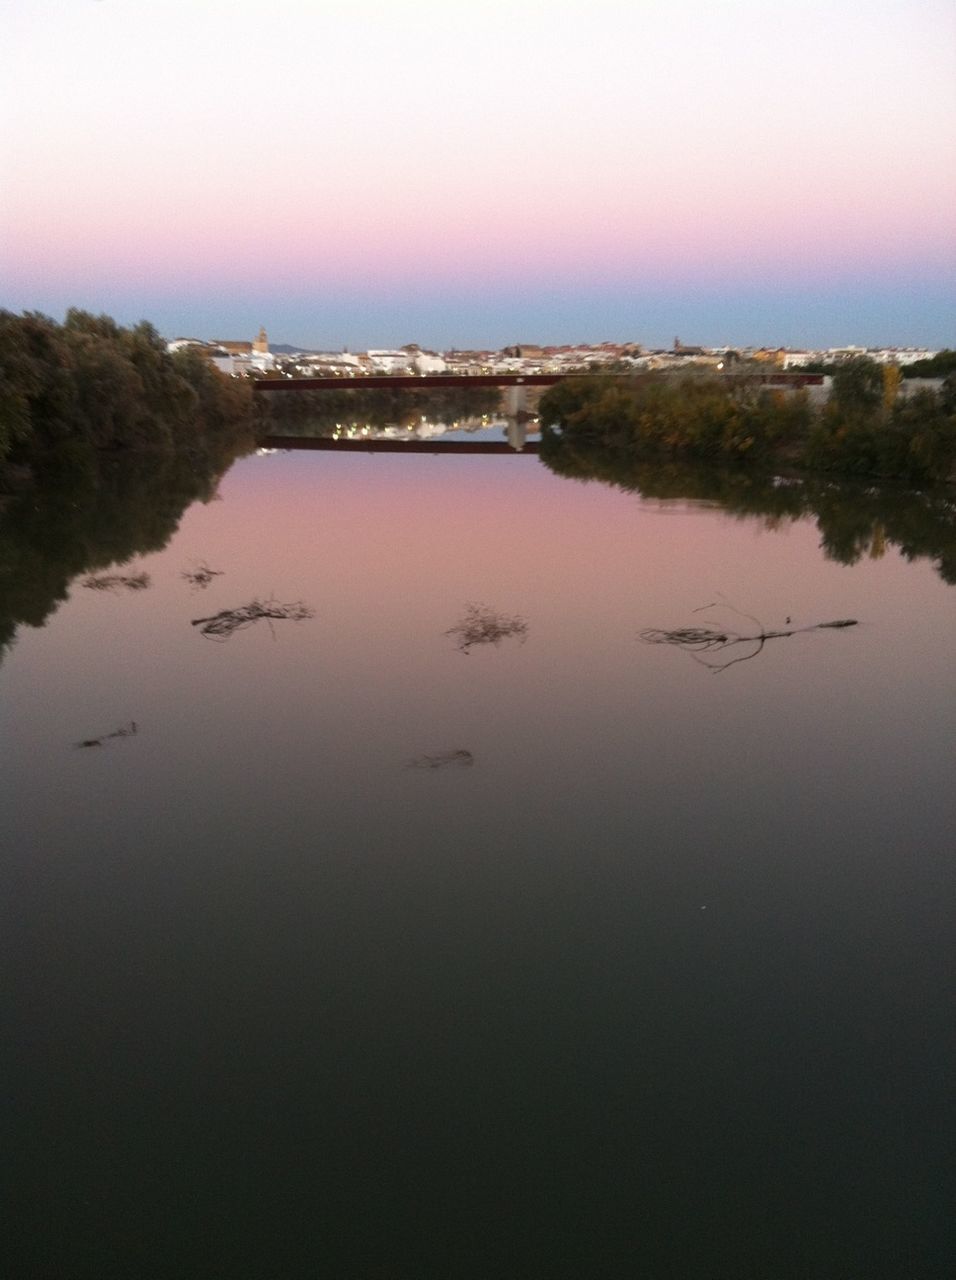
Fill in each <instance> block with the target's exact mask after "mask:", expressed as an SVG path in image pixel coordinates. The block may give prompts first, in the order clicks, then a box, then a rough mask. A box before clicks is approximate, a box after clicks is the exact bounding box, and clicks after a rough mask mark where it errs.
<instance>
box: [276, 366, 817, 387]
mask: <svg viewBox="0 0 956 1280" xmlns="http://www.w3.org/2000/svg"><path fill="white" fill-rule="evenodd" d="M673 372H675V373H676V372H679V370H676V369H675V370H673ZM647 376H648V375H647V373H645V372H644V371H642V370H638V371H637V372H635V373H613V374H601V373H586V374H580V373H428V374H403V373H398V374H395V373H388V374H374V373H373V374H367V375H366V374H360V375H359V376H358V377H355V378H343V377H319V378H257V379H256V380H255V382H254V383H253V389H254V390H255V391H257V392H263V391H264V392H276V391H410V390H412V388H416V387H443V388H447V387H553V386H554V385H555V384H556V383H558V382H564V381H566V380H567V379H568V378H581V377H586V378H595V377H597V378H600V377H605V378H607V377H611V378H622V379H629V380H631V381H635V380H640V379H641V378H646V377H647ZM717 376H718V377H720V378H721V379H726V380H727V381H728V382H735V383H737V382H739V383H749V384H750V385H752V386H766V387H794V388H796V387H820V386H822V385H823V375H822V374H820V373H780V372H767V373H749V372H748V373H721V374H718V375H717Z"/></svg>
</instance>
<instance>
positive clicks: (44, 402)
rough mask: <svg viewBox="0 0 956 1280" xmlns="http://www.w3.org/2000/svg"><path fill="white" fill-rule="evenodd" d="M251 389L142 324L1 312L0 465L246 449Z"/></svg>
mask: <svg viewBox="0 0 956 1280" xmlns="http://www.w3.org/2000/svg"><path fill="white" fill-rule="evenodd" d="M253 413H254V410H253V398H252V387H251V385H250V384H248V383H246V382H244V381H242V380H239V379H231V378H227V377H225V376H223V375H222V374H220V373H219V372H218V370H216V369H215V368H213V366H212V365H210V364H209V362H208V361H207V360H205V359H203V357H202V356H201V355H199V354H198V353H196V352H195V351H193V350H191V349H189V348H186V349H183V350H180V351H176V352H174V353H172V354H171V353H170V352H168V351H167V350H166V343H165V341H164V340H163V339H162V338H161V337H160V335H159V334H158V333H157V332H156V330H155V329H154V328H153V326H152V325H151V324H149V323H147V322H146V321H143V322H142V323H140V324H137V325H134V326H133V327H132V328H124V327H122V326H121V325H119V324H117V323H116V321H114V320H113V319H111V318H110V317H109V316H105V315H101V316H95V315H91V314H90V313H89V312H87V311H81V310H79V309H77V308H71V309H70V310H69V311H68V312H67V314H66V319H65V321H64V322H63V323H62V324H59V323H57V322H56V321H55V320H52V319H50V317H48V316H44V315H41V314H39V313H37V312H26V313H24V314H22V315H15V314H14V313H12V312H9V311H0V469H2V468H4V467H5V468H6V469H7V471H8V472H9V470H10V469H11V468H23V467H27V468H30V469H31V470H32V469H36V468H41V469H43V468H44V467H48V466H51V465H58V466H64V465H66V466H69V465H71V459H72V460H73V461H76V460H78V459H79V458H80V457H81V455H82V454H83V453H84V452H88V451H90V450H114V451H115V450H123V449H140V450H151V451H155V450H157V449H161V450H176V451H180V452H183V453H188V454H190V455H192V456H205V457H208V458H209V459H210V460H211V461H212V460H219V459H221V457H223V456H225V455H228V454H230V453H233V454H234V453H235V452H236V451H239V450H241V449H242V448H244V447H246V446H248V445H251V443H252V440H253V435H254V432H253Z"/></svg>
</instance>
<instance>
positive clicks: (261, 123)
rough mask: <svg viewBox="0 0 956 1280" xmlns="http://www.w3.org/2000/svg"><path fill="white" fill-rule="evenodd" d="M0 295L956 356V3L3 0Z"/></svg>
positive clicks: (252, 323)
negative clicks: (919, 349) (912, 349)
mask: <svg viewBox="0 0 956 1280" xmlns="http://www.w3.org/2000/svg"><path fill="white" fill-rule="evenodd" d="M0 113H2V116H0V118H2V120H3V122H4V123H3V128H2V130H0V307H5V308H7V309H8V310H12V311H23V310H37V311H42V312H45V313H46V314H48V315H52V316H54V317H55V318H58V319H59V318H62V316H63V314H64V312H65V310H66V308H67V307H70V306H79V307H83V308H85V309H87V310H90V311H94V312H97V313H100V312H105V313H107V314H110V315H113V316H114V317H115V318H116V319H117V320H119V321H120V322H121V323H124V324H128V323H134V322H136V321H138V320H140V319H148V320H150V321H152V322H153V323H154V324H155V325H156V327H157V328H158V329H159V330H160V332H161V333H163V334H165V335H166V336H167V337H177V336H192V337H202V338H222V339H225V338H246V339H248V338H250V337H253V336H255V333H256V332H257V331H258V329H259V326H260V325H264V326H265V327H266V329H267V331H268V335H269V339H270V341H272V342H276V343H282V342H290V343H294V344H297V345H303V346H307V347H315V348H319V349H328V350H337V349H341V348H343V347H348V348H349V349H351V350H363V349H366V348H369V347H384V346H394V345H398V344H401V343H406V342H419V343H421V344H422V345H423V346H426V347H434V348H436V349H442V350H444V349H448V348H451V347H458V348H470V347H490V348H497V347H500V346H503V345H506V344H512V343H521V342H525V343H530V342H541V343H568V342H601V341H606V340H614V341H633V342H642V343H645V344H646V345H649V346H670V345H671V343H672V342H673V339H674V337H675V336H679V337H680V339H681V341H682V342H684V343H686V344H692V343H700V344H703V345H708V346H710V345H720V344H725V343H726V344H731V345H734V346H743V345H764V344H766V345H773V346H789V347H797V348H799V347H804V346H832V345H841V344H846V343H859V344H864V345H884V344H890V345H899V346H907V345H928V346H931V347H939V346H950V347H954V346H956V5H953V4H952V3H951V0H867V3H865V4H861V3H860V2H859V0H826V2H824V0H802V2H792V0H777V2H776V3H771V0H683V3H673V2H672V0H671V2H667V0H474V2H473V3H465V2H464V0H415V2H410V0H362V2H361V3H360V2H357V0H0Z"/></svg>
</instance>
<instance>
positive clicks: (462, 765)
mask: <svg viewBox="0 0 956 1280" xmlns="http://www.w3.org/2000/svg"><path fill="white" fill-rule="evenodd" d="M474 763H475V757H474V756H473V755H472V754H471V752H470V751H440V752H439V753H438V754H437V755H433V756H417V757H416V758H415V759H414V760H409V762H408V764H407V766H406V768H408V769H447V768H448V767H449V766H451V767H453V768H456V769H468V768H470V767H471V766H472V765H473V764H474Z"/></svg>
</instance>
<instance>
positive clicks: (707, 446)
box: [540, 357, 956, 484]
mask: <svg viewBox="0 0 956 1280" xmlns="http://www.w3.org/2000/svg"><path fill="white" fill-rule="evenodd" d="M896 386H897V384H896V380H895V379H891V380H889V381H887V379H886V378H885V376H884V372H883V370H882V369H881V367H880V366H879V365H877V364H876V363H875V362H874V361H872V360H869V359H866V358H864V357H855V358H853V359H851V360H847V361H844V362H843V363H842V364H841V365H840V366H839V369H838V370H837V372H836V373H835V374H834V376H833V388H832V393H831V395H830V398H829V400H828V401H827V403H826V405H825V406H824V407H823V408H822V409H814V408H813V407H811V405H810V402H809V400H808V399H807V396H806V393H805V392H803V391H798V392H788V391H782V390H776V389H773V388H768V387H766V386H763V385H762V384H761V383H760V381H759V379H756V378H753V379H748V378H747V377H740V376H736V375H734V376H731V377H726V376H720V375H707V374H696V375H694V374H692V375H687V374H685V375H681V376H673V375H668V374H664V373H654V374H647V375H643V376H640V375H639V376H637V377H634V378H632V379H621V378H615V379H610V378H607V379H601V378H588V379H584V378H578V379H568V380H567V381H565V382H563V383H560V384H559V385H558V386H556V387H553V388H551V389H550V390H549V391H547V392H546V393H545V395H544V396H543V397H542V400H541V407H540V414H541V421H542V454H543V455H544V456H545V457H546V458H548V459H549V461H550V463H551V464H554V465H556V467H557V468H558V469H564V468H570V470H571V471H573V472H575V473H576V474H581V473H582V468H583V467H586V466H587V465H596V466H597V467H598V469H600V468H602V467H604V466H605V465H606V460H607V459H608V458H614V457H615V456H616V455H621V456H622V457H624V458H628V457H633V456H634V455H635V454H637V455H640V456H643V457H647V458H651V457H656V458H665V457H674V458H684V459H689V460H691V459H692V460H702V461H703V460H706V461H711V462H718V463H722V464H723V463H730V462H733V463H738V462H744V461H758V462H760V463H762V464H764V465H770V464H773V465H777V466H780V465H787V466H791V467H798V468H807V469H810V470H816V471H824V472H832V473H838V474H841V475H847V476H853V475H859V476H874V477H882V478H892V479H898V480H905V481H907V482H910V483H920V484H923V483H931V482H935V481H941V480H949V479H951V478H954V476H956V385H953V384H949V383H947V384H946V385H945V386H944V388H943V389H942V390H941V391H939V392H936V391H919V392H916V393H914V394H913V395H910V396H899V395H897V394H896ZM598 445H599V446H600V450H599V453H600V455H601V456H598V453H597V452H596V451H595V446H598Z"/></svg>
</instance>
